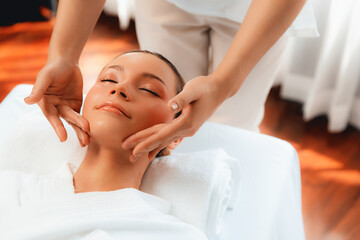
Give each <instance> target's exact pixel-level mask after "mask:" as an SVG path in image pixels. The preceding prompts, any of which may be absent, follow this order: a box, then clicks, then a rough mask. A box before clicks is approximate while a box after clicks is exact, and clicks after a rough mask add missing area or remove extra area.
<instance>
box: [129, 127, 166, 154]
mask: <svg viewBox="0 0 360 240" xmlns="http://www.w3.org/2000/svg"><path fill="white" fill-rule="evenodd" d="M164 125H165V124H163V123H162V124H157V125H154V126H152V127H150V128H147V129H144V130H142V131H139V132H137V133H134V134H133V135H131V136H130V137H128V138H126V139H125V140H124V142H123V143H122V148H123V149H125V150H127V149H129V148H133V147H135V146H136V145H137V144H138V143H140V142H141V141H143V140H144V139H145V138H147V137H149V136H151V135H153V134H154V133H156V132H158V131H160V130H161V129H162V128H163V127H164Z"/></svg>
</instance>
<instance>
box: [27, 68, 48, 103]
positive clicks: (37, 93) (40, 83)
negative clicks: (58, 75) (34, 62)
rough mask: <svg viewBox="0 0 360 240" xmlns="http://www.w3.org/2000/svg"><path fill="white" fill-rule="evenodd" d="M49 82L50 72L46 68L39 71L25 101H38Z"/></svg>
mask: <svg viewBox="0 0 360 240" xmlns="http://www.w3.org/2000/svg"><path fill="white" fill-rule="evenodd" d="M51 84H52V77H51V74H50V72H49V71H46V70H42V71H40V72H39V73H38V75H37V77H36V82H35V84H34V87H33V88H32V90H31V93H30V95H29V96H27V97H26V98H25V99H24V101H25V103H27V104H34V103H37V102H39V101H40V99H41V98H42V97H43V96H44V94H45V92H46V91H47V90H48V88H49V86H50V85H51Z"/></svg>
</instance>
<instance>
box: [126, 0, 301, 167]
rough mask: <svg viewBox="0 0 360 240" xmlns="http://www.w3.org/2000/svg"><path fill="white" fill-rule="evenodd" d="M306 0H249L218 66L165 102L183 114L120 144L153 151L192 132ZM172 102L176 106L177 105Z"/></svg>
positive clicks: (236, 85) (238, 83)
mask: <svg viewBox="0 0 360 240" xmlns="http://www.w3.org/2000/svg"><path fill="white" fill-rule="evenodd" d="M305 2H306V0H253V1H252V2H251V5H250V7H249V9H248V12H247V14H246V16H245V18H244V21H243V23H242V24H241V26H240V28H239V30H238V32H237V34H236V36H235V37H234V39H233V41H232V43H231V46H230V48H229V50H228V51H227V53H226V55H225V57H224V59H223V60H222V62H221V63H220V65H219V66H218V67H217V68H216V69H215V70H214V72H213V73H212V74H210V75H209V76H200V77H196V78H194V79H192V80H191V81H189V82H188V83H187V84H186V86H185V88H184V90H183V91H182V92H181V93H180V94H179V95H177V96H176V97H174V98H173V99H172V100H170V101H169V107H170V108H175V109H174V110H173V111H174V113H176V112H178V111H179V110H183V114H182V115H181V116H180V117H179V118H177V119H174V120H173V121H172V122H171V123H170V124H167V126H165V127H164V126H154V127H152V128H149V129H146V130H143V131H141V132H139V133H136V134H134V135H132V136H131V137H129V138H128V139H127V140H126V141H125V142H124V143H123V147H124V148H130V147H135V148H134V150H133V154H134V156H133V157H132V160H134V159H136V157H135V155H136V154H138V155H139V154H145V153H149V154H150V156H154V155H155V154H156V152H157V151H159V150H161V149H162V148H163V147H165V146H166V145H167V144H169V143H171V142H172V141H173V140H175V138H182V137H187V136H192V135H193V134H194V133H195V132H196V131H197V130H198V129H199V128H200V127H201V125H202V124H203V123H204V122H205V121H206V120H207V119H208V118H209V117H210V116H211V115H212V114H213V113H214V112H215V110H216V109H217V108H218V107H219V106H220V105H221V104H222V103H223V102H224V101H225V100H226V99H227V98H229V97H231V96H233V95H234V94H235V93H236V92H237V91H238V90H239V89H240V87H241V85H242V84H243V82H244V81H245V79H246V77H247V75H248V74H249V72H250V71H251V70H252V69H253V67H254V66H255V65H256V63H257V62H258V61H259V60H260V59H261V58H262V57H263V56H264V55H265V53H266V52H267V51H268V50H269V49H270V48H271V46H273V45H274V43H275V42H276V41H277V40H278V39H279V38H280V36H281V35H282V34H283V33H284V32H285V31H286V30H287V28H288V27H289V26H290V25H291V23H292V22H293V21H294V20H295V18H296V16H297V15H298V14H299V12H300V10H301V9H302V7H303V5H304V4H305ZM176 106H177V107H176Z"/></svg>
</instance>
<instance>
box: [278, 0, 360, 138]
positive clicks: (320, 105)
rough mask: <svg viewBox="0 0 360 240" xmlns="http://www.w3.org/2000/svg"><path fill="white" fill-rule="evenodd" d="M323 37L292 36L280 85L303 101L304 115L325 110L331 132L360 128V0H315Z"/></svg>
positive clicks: (286, 93)
mask: <svg viewBox="0 0 360 240" xmlns="http://www.w3.org/2000/svg"><path fill="white" fill-rule="evenodd" d="M313 5H314V10H315V14H316V18H317V20H318V24H319V31H320V33H321V37H320V38H319V39H290V42H289V44H288V46H287V48H286V49H285V57H284V60H283V64H282V68H281V69H280V72H279V75H278V76H277V78H278V79H277V81H276V83H275V85H278V84H280V85H281V93H280V94H281V97H283V98H285V99H289V100H294V101H299V102H301V103H304V106H303V112H304V115H303V116H304V120H305V121H309V120H311V119H313V118H315V117H317V116H319V115H323V114H325V115H326V116H327V117H328V119H329V124H328V130H329V132H334V133H335V132H341V131H343V130H345V128H346V127H347V125H348V124H352V125H353V126H354V127H356V128H358V129H360V68H359V66H360V54H359V53H360V28H359V22H360V15H359V12H360V1H358V0H347V1H341V0H331V1H323V0H313Z"/></svg>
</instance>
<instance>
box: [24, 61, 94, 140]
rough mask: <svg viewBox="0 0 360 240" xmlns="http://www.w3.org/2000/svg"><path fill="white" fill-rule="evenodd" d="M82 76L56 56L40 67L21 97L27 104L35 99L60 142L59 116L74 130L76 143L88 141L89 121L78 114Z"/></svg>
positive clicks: (64, 136)
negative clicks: (30, 86) (34, 80)
mask: <svg viewBox="0 0 360 240" xmlns="http://www.w3.org/2000/svg"><path fill="white" fill-rule="evenodd" d="M82 87H83V80H82V75H81V72H80V68H79V66H78V65H77V64H73V63H71V62H69V61H67V60H66V59H64V58H61V57H58V58H55V59H53V60H52V61H48V63H47V64H46V65H45V66H44V67H43V68H42V69H41V71H40V72H39V73H38V75H37V77H36V82H35V85H34V87H33V89H32V91H31V94H30V95H29V96H28V97H26V98H25V99H24V101H25V102H26V103H27V104H34V103H37V104H38V105H39V107H40V108H41V110H42V112H43V113H44V115H45V117H46V118H47V120H48V121H49V122H50V124H51V126H52V127H53V128H54V130H55V132H56V135H57V136H58V138H59V139H60V141H61V142H63V141H65V140H66V139H67V133H66V130H65V128H64V125H63V123H62V122H61V120H60V117H62V118H64V119H65V120H66V121H67V122H68V123H69V124H70V125H71V126H72V127H73V128H74V130H75V132H76V134H77V136H78V139H79V142H80V145H81V146H82V147H83V146H85V145H87V144H88V143H89V136H88V135H87V133H86V132H89V123H88V122H87V120H85V119H84V118H83V117H82V116H81V115H80V114H79V112H80V109H81V104H82V96H83V95H82Z"/></svg>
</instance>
